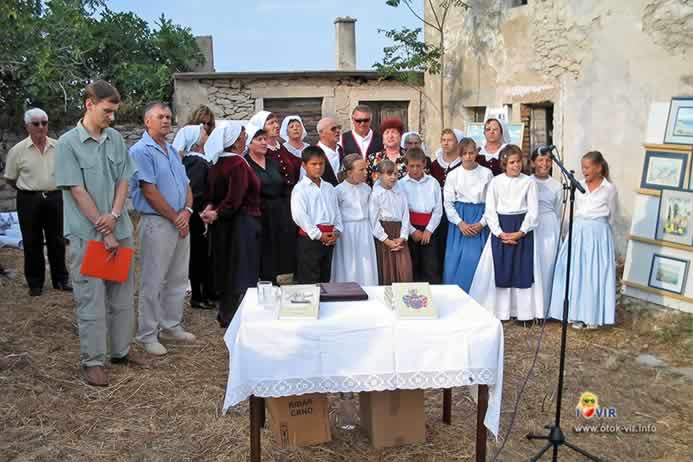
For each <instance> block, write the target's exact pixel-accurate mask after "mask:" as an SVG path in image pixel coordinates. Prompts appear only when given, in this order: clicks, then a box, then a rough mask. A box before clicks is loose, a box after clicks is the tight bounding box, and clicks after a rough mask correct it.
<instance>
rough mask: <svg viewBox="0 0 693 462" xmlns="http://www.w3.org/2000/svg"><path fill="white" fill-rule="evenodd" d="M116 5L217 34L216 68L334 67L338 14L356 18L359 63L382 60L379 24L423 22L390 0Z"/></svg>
mask: <svg viewBox="0 0 693 462" xmlns="http://www.w3.org/2000/svg"><path fill="white" fill-rule="evenodd" d="M108 4H109V7H110V8H111V9H112V10H114V11H133V12H134V13H136V14H137V15H139V16H140V17H142V18H144V19H145V20H147V21H149V22H150V24H151V25H152V26H154V23H155V21H156V19H157V18H158V17H159V16H160V15H161V13H165V15H166V16H167V17H169V18H171V19H173V21H174V22H175V23H178V24H181V25H185V26H187V27H190V28H191V29H192V32H193V34H195V35H212V36H213V38H214V65H215V68H216V70H217V71H221V72H223V71H229V72H238V71H287V70H332V69H334V68H335V32H334V31H335V26H334V19H335V18H336V17H337V16H352V17H355V18H356V19H357V20H358V21H357V22H356V49H357V51H356V62H357V68H358V69H370V68H371V67H372V65H373V63H375V62H377V61H380V60H381V59H382V56H383V47H385V46H387V45H388V44H389V41H388V40H387V39H386V38H385V36H384V35H383V34H379V33H378V29H392V28H395V27H400V26H408V27H419V22H418V21H417V19H416V18H415V17H414V16H413V15H412V14H411V13H410V12H409V10H407V9H406V8H405V7H404V6H400V7H399V8H392V7H389V6H387V5H386V4H385V0H254V1H253V0H249V1H239V0H225V1H224V0H199V1H191V0H168V1H165V2H164V1H153V0H144V1H143V0H111V1H109V3H108Z"/></svg>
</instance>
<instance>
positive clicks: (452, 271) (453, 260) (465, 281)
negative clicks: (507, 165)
mask: <svg viewBox="0 0 693 462" xmlns="http://www.w3.org/2000/svg"><path fill="white" fill-rule="evenodd" d="M476 156H477V147H476V143H475V142H474V140H473V139H471V138H462V140H461V141H460V157H461V158H462V166H461V167H458V168H457V169H455V170H453V171H451V172H450V173H449V174H448V176H447V179H446V180H447V181H446V182H445V187H444V188H443V204H444V207H445V213H446V215H447V217H448V222H449V223H448V233H447V235H448V236H447V242H446V246H445V262H444V265H443V266H444V268H443V283H445V284H457V285H458V286H460V287H461V288H462V289H463V290H464V291H466V292H469V289H470V287H471V285H472V279H474V273H475V272H476V267H477V265H478V264H479V259H480V258H481V252H482V251H483V250H484V246H485V245H486V240H487V239H488V227H487V226H486V218H484V211H485V209H486V204H485V202H486V190H487V188H488V185H489V183H490V182H491V180H492V179H493V173H491V170H489V169H487V168H486V167H482V166H481V165H479V164H477V162H476Z"/></svg>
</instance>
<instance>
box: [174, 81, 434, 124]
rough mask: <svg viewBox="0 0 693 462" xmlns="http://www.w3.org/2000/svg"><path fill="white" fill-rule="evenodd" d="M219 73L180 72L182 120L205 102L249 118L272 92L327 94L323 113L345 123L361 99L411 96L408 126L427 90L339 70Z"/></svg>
mask: <svg viewBox="0 0 693 462" xmlns="http://www.w3.org/2000/svg"><path fill="white" fill-rule="evenodd" d="M217 75H218V77H214V78H210V77H211V76H212V75H210V74H200V77H199V78H196V77H195V76H194V75H193V74H183V75H182V76H177V78H176V80H175V92H174V108H175V111H176V122H177V123H178V124H183V123H186V122H187V121H188V119H189V117H190V114H191V113H192V111H193V110H194V109H195V108H196V107H197V106H199V105H200V104H205V105H207V106H209V107H210V108H211V109H212V110H213V111H214V113H215V114H216V116H217V118H220V119H237V120H238V119H240V120H247V119H249V118H250V117H251V116H252V115H253V114H254V113H256V112H258V111H261V110H263V109H264V103H263V102H264V100H265V99H267V98H322V115H323V116H328V115H329V116H333V117H335V118H336V119H337V121H338V122H339V123H341V124H342V125H343V126H344V127H349V126H350V116H351V110H352V109H353V108H354V107H355V106H356V105H357V104H358V103H359V101H407V102H409V110H408V114H409V120H408V121H407V122H408V123H407V125H408V127H409V128H410V129H412V130H419V129H420V128H421V126H422V91H421V89H420V88H414V87H411V86H407V85H404V84H402V83H400V82H394V81H384V80H378V79H377V78H372V77H369V78H365V77H364V78H354V77H341V76H338V75H335V76H334V77H331V76H329V75H327V76H310V75H308V76H304V75H297V76H295V77H293V76H282V77H274V76H272V75H271V73H270V74H268V75H267V76H266V77H263V76H262V75H260V76H257V77H245V76H243V75H242V74H236V75H234V74H225V73H219V74H217Z"/></svg>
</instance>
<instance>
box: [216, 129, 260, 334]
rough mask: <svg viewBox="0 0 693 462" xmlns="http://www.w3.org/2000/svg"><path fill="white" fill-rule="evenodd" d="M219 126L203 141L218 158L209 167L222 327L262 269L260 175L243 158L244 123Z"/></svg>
mask: <svg viewBox="0 0 693 462" xmlns="http://www.w3.org/2000/svg"><path fill="white" fill-rule="evenodd" d="M220 128H221V130H220V131H219V132H218V133H215V132H217V130H219V128H215V129H214V132H212V136H211V137H210V139H209V141H207V144H206V145H205V150H206V152H207V153H208V155H209V156H210V157H211V158H212V159H213V160H216V162H215V163H214V165H213V166H212V167H211V168H210V169H209V175H208V182H209V188H208V194H207V199H208V200H209V203H210V207H209V209H208V212H209V213H210V214H211V216H212V221H213V225H212V228H211V233H212V249H213V263H214V274H215V277H216V278H215V282H216V286H217V288H218V289H217V290H218V292H219V314H218V315H217V321H218V322H219V326H221V327H223V328H226V327H228V325H229V323H230V322H231V319H233V316H234V315H235V313H236V310H237V309H238V306H239V305H240V303H241V301H242V300H243V297H244V295H245V292H246V290H247V289H248V288H249V287H255V285H256V284H257V281H258V274H259V271H260V251H261V250H260V236H261V233H262V224H261V221H260V215H261V211H260V180H259V179H258V178H257V176H256V175H255V173H254V172H253V170H252V169H251V168H250V166H249V165H248V162H246V160H245V159H244V158H243V151H244V150H245V146H246V143H245V141H246V134H245V130H244V128H243V127H242V126H241V125H240V124H237V123H236V124H230V125H226V126H224V127H220Z"/></svg>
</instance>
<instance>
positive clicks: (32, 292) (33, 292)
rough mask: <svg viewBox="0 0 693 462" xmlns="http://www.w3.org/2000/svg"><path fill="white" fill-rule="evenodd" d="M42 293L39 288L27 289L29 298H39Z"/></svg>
mask: <svg viewBox="0 0 693 462" xmlns="http://www.w3.org/2000/svg"><path fill="white" fill-rule="evenodd" d="M42 293H43V289H42V288H40V287H29V296H31V297H40V296H41V294H42Z"/></svg>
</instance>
